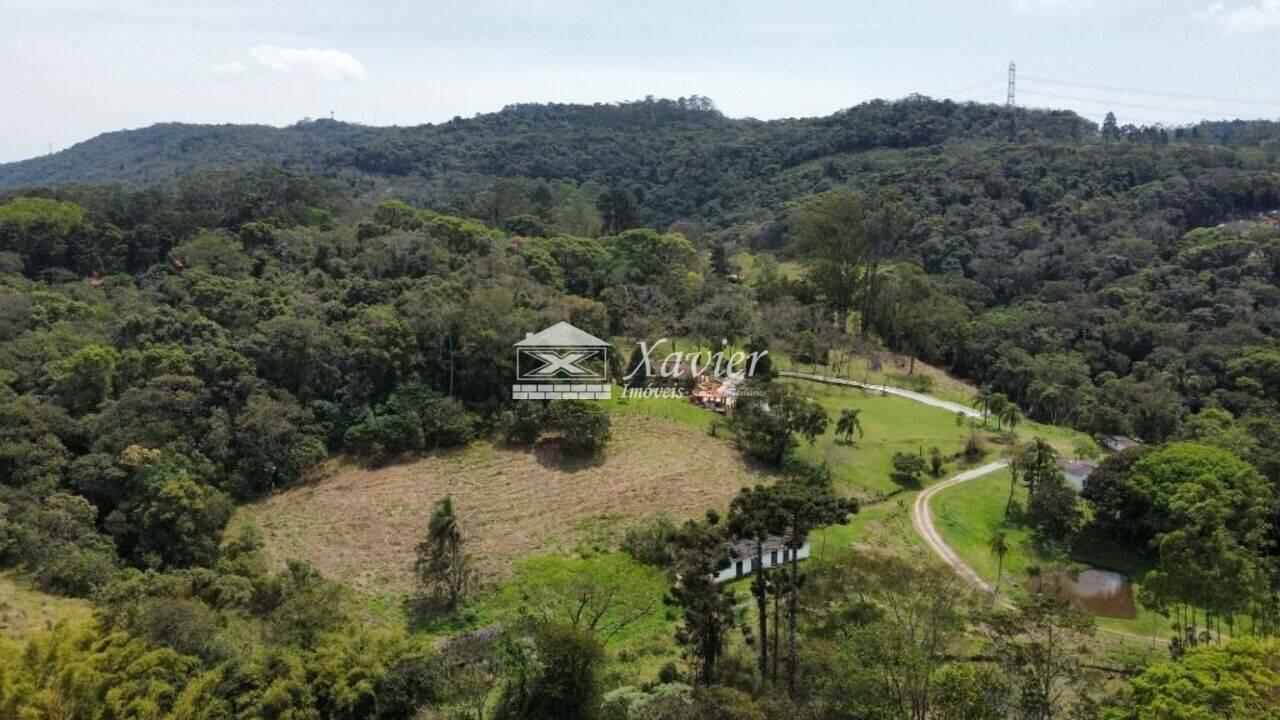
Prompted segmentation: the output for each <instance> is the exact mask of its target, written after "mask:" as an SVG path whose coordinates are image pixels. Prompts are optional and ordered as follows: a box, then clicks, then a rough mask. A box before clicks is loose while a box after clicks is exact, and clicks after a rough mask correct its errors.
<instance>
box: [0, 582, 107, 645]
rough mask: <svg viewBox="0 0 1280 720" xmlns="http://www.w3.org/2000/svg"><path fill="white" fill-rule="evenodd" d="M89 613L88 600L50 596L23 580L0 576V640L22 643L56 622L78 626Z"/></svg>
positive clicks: (90, 608) (90, 609) (50, 627)
mask: <svg viewBox="0 0 1280 720" xmlns="http://www.w3.org/2000/svg"><path fill="white" fill-rule="evenodd" d="M91 614H92V606H91V605H90V604H89V602H88V601H87V600H79V599H76V598H65V597H59V596H57V595H49V594H47V593H43V592H40V591H39V590H36V589H34V588H32V587H31V584H30V583H28V582H27V581H26V580H22V579H20V578H16V577H13V576H12V575H10V574H4V575H0V638H3V639H5V640H13V641H17V642H23V641H25V640H26V639H27V638H28V637H29V636H30V635H32V634H33V633H35V632H39V631H42V630H50V629H52V628H53V626H54V625H57V624H58V623H59V622H62V621H64V620H65V621H67V622H70V623H73V624H74V623H80V622H84V621H86V620H88V619H89V617H90V615H91Z"/></svg>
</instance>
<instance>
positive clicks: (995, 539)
mask: <svg viewBox="0 0 1280 720" xmlns="http://www.w3.org/2000/svg"><path fill="white" fill-rule="evenodd" d="M987 549H988V550H990V551H991V554H992V555H995V556H996V584H995V589H994V590H993V592H995V593H999V592H1000V580H1001V577H1002V576H1003V574H1004V556H1005V555H1008V554H1009V549H1010V546H1009V536H1008V535H1007V534H1006V533H1005V531H1003V530H996V531H995V532H993V533H991V537H989V538H987Z"/></svg>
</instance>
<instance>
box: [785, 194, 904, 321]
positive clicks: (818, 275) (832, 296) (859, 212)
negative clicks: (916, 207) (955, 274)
mask: <svg viewBox="0 0 1280 720" xmlns="http://www.w3.org/2000/svg"><path fill="white" fill-rule="evenodd" d="M796 225H797V232H796V237H795V242H794V247H793V249H794V250H795V251H796V254H797V255H798V256H799V257H800V258H801V259H802V260H803V262H804V263H805V264H806V265H807V266H808V268H809V274H808V279H809V280H810V281H811V282H813V283H814V285H816V286H817V288H818V290H819V292H821V293H822V296H823V297H824V299H825V300H826V303H827V305H828V307H830V309H831V310H832V311H833V312H834V313H835V316H836V321H837V324H838V325H839V327H840V328H844V327H845V326H846V324H847V323H848V319H849V313H850V312H851V311H852V310H854V309H855V308H856V309H859V310H861V323H860V324H861V330H862V332H863V333H866V332H867V331H868V329H869V328H870V319H871V312H870V309H871V307H872V306H873V304H874V303H875V299H876V275H877V273H878V272H879V270H880V265H881V263H882V262H884V260H885V258H887V257H890V256H891V255H892V254H893V253H894V252H895V251H896V250H897V248H898V247H900V246H901V245H902V243H903V242H905V240H906V238H907V236H908V233H909V231H910V228H911V219H910V216H909V215H908V213H907V211H906V210H905V209H904V207H903V205H901V204H900V203H899V202H897V201H896V200H895V199H893V198H887V197H882V196H879V195H876V194H871V193H860V192H856V191H853V190H849V189H847V188H839V189H835V190H831V191H830V192H827V193H825V194H823V195H820V196H818V197H817V198H816V199H815V200H814V201H813V202H812V203H810V204H809V205H807V206H805V207H803V208H802V209H801V210H800V212H799V215H798V217H797V219H796Z"/></svg>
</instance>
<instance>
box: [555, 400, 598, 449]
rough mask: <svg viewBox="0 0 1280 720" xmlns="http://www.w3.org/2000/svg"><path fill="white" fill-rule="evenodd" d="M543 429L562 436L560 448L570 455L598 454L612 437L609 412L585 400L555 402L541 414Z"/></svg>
mask: <svg viewBox="0 0 1280 720" xmlns="http://www.w3.org/2000/svg"><path fill="white" fill-rule="evenodd" d="M542 418H543V420H542V426H543V429H544V430H547V431H550V432H553V433H556V434H558V435H560V447H561V448H562V449H564V450H565V451H567V452H570V453H579V454H591V453H594V452H597V451H599V450H600V449H601V448H603V447H604V445H605V443H607V442H608V441H609V439H610V438H611V437H612V431H611V430H610V424H609V411H608V410H607V409H605V407H604V405H602V404H600V403H595V402H589V401H583V400H554V401H552V402H551V403H550V404H549V405H547V409H546V410H545V411H544V412H543V415H542Z"/></svg>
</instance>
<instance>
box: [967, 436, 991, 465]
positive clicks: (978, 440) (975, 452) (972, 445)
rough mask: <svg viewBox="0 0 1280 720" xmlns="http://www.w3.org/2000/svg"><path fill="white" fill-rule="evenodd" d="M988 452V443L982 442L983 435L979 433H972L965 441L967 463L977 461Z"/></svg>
mask: <svg viewBox="0 0 1280 720" xmlns="http://www.w3.org/2000/svg"><path fill="white" fill-rule="evenodd" d="M986 454H987V445H986V443H984V442H982V437H981V436H979V435H978V433H970V434H969V437H968V439H966V440H965V441H964V460H965V462H967V463H976V462H978V461H979V460H981V459H982V458H983V456H984V455H986Z"/></svg>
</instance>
